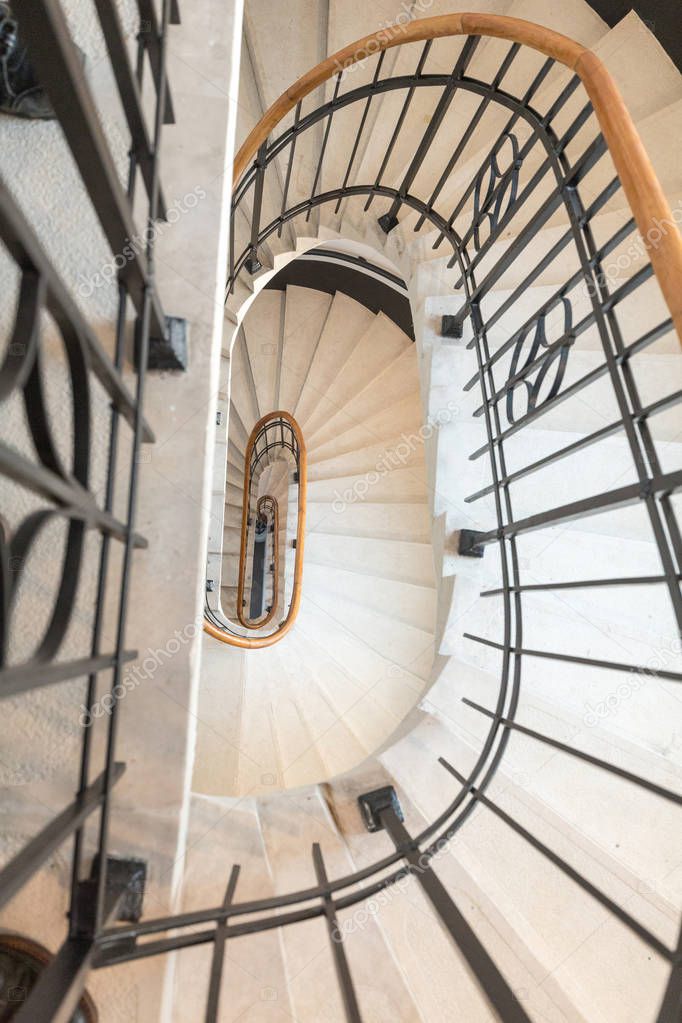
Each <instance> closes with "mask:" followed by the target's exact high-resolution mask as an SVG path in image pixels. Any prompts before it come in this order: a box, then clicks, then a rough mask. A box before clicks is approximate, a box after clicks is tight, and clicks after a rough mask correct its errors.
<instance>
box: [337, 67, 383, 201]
mask: <svg viewBox="0 0 682 1023" xmlns="http://www.w3.org/2000/svg"><path fill="white" fill-rule="evenodd" d="M385 56H386V50H382V51H381V53H380V55H379V60H378V61H377V66H376V68H375V70H374V77H373V78H372V86H373V87H374V86H376V84H377V81H378V80H379V75H380V74H381V67H382V65H383V63H384V57H385ZM373 99H374V94H373V93H370V94H369V96H368V97H367V102H366V103H365V109H364V110H363V111H362V117H361V118H360V127H359V128H358V131H357V134H356V136H355V142H354V143H353V148H352V150H351V154H350V159H349V160H348V166H347V167H346V173H345V174H344V176H343V184H342V185H341V188H342V190H344V191H345V188H346V185H347V184H348V179H349V178H350V172H351V169H352V167H353V163H354V161H355V157H356V155H357V152H358V146H359V145H360V139H361V138H362V133H363V131H364V130H365V124H366V123H367V117H368V115H369V108H370V107H371V105H372V100H373ZM342 201H343V196H342V195H340V196H339V198H338V199H337V201H336V206H335V208H334V213H338V212H339V208H340V206H341V202H342Z"/></svg>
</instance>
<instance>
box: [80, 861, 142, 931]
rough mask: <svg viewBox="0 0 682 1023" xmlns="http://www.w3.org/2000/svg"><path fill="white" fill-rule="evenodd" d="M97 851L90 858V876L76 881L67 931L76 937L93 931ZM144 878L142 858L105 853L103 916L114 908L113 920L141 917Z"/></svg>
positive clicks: (135, 919)
mask: <svg viewBox="0 0 682 1023" xmlns="http://www.w3.org/2000/svg"><path fill="white" fill-rule="evenodd" d="M98 875H99V854H98V855H96V856H95V857H94V859H93V861H92V867H91V870H90V877H89V878H86V879H85V880H83V881H79V883H78V887H77V889H76V899H75V902H74V905H73V907H72V910H71V931H72V934H73V935H74V936H77V937H90V936H91V935H92V934H93V933H94V928H95V917H96V913H97V889H98V885H99V880H98ZM146 881H147V864H146V862H145V860H135V859H122V858H119V857H118V856H107V878H106V893H105V917H109V915H110V914H111V913H112V912H114V911H115V917H114V919H116V920H125V921H128V922H129V923H137V922H138V920H140V919H141V918H142V910H143V903H144V889H145V884H146Z"/></svg>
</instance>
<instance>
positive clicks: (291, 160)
mask: <svg viewBox="0 0 682 1023" xmlns="http://www.w3.org/2000/svg"><path fill="white" fill-rule="evenodd" d="M302 102H303V101H302V100H299V101H298V103H297V104H296V111H295V113H294V134H293V136H292V140H291V147H290V149H289V162H288V163H287V174H286V178H285V180H284V190H283V192H282V208H281V209H280V211H279V227H278V228H277V237H278V238H281V237H282V230H283V229H284V214H285V213H286V208H287V201H288V199H289V185H290V184H291V171H292V168H293V166H294V154H295V153H296V142H297V141H298V122H299V121H300V119H301V104H302Z"/></svg>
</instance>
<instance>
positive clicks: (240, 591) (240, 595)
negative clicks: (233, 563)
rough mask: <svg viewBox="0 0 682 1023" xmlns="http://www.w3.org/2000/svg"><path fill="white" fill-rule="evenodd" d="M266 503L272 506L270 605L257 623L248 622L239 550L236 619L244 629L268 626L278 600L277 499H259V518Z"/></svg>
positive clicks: (244, 557) (244, 569) (240, 552)
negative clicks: (271, 591)
mask: <svg viewBox="0 0 682 1023" xmlns="http://www.w3.org/2000/svg"><path fill="white" fill-rule="evenodd" d="M268 501H269V502H270V503H271V504H272V520H273V526H274V533H273V535H274V543H273V554H272V560H273V563H274V565H275V573H274V577H273V586H272V590H273V593H272V605H271V607H270V610H269V611H268V612H267V614H266V615H264V617H262V618H260V619H259V620H258V621H257V622H252V621H248V620H247V618H246V617H245V615H244V607H243V604H242V602H243V600H244V578H245V575H246V551H244V552H243V557H242V549H241V548H240V551H239V584H238V587H237V618H238V619H239V624H240V625H243V626H244V628H245V629H262V628H264V627H265V626H266V625H269V624H270V622H271V621H272V619H273V618H274V617H275V614H276V613H277V602H278V600H279V504H278V503H277V498H276V497H272V496H271V495H270V494H264V495H263V497H259V498H258V504H257V505H256V516H260V515H261V514H262V512H261V509H262V508H263V505H264V504H265V503H266V502H268Z"/></svg>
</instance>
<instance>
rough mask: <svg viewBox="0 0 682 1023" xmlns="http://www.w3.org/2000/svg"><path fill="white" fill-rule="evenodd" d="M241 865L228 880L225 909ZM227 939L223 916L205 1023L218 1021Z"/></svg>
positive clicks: (225, 923) (229, 903)
mask: <svg viewBox="0 0 682 1023" xmlns="http://www.w3.org/2000/svg"><path fill="white" fill-rule="evenodd" d="M239 869H240V868H239V866H238V865H235V866H234V867H233V868H232V872H231V874H230V880H229V881H228V882H227V888H226V890H225V898H224V899H223V909H229V907H230V906H231V904H232V901H233V899H234V891H235V888H236V887H237V880H238V878H239ZM226 941H227V917H226V916H225V917H223V919H222V920H219V921H218V923H217V924H216V932H215V938H214V941H213V958H212V960H211V976H210V980H209V985H208V1000H207V1002H206V1015H205V1016H204V1021H205V1023H218V1008H219V1006H220V988H221V985H222V980H223V965H224V963H225V943H226Z"/></svg>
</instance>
